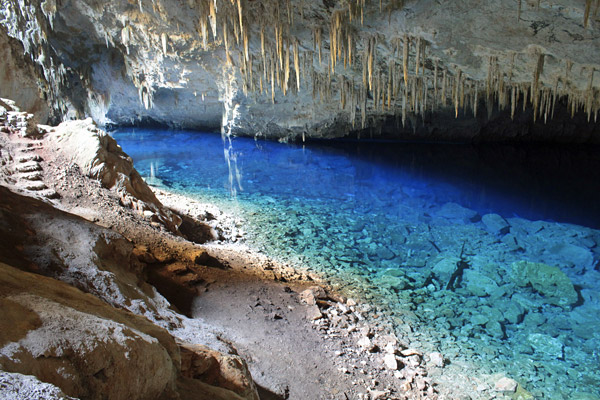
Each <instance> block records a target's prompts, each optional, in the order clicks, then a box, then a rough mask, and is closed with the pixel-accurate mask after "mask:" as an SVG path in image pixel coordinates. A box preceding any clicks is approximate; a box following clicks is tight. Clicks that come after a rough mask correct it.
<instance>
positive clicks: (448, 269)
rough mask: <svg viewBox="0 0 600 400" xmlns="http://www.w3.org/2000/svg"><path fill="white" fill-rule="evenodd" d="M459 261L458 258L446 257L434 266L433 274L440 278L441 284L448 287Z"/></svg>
mask: <svg viewBox="0 0 600 400" xmlns="http://www.w3.org/2000/svg"><path fill="white" fill-rule="evenodd" d="M459 261H460V258H458V257H446V258H444V259H442V260H440V261H438V262H437V263H436V264H435V265H434V266H433V269H432V272H433V274H434V275H435V277H436V278H438V280H439V281H440V283H442V284H443V285H446V284H447V283H448V281H449V280H450V277H451V276H452V274H453V273H454V271H456V266H457V263H458V262H459Z"/></svg>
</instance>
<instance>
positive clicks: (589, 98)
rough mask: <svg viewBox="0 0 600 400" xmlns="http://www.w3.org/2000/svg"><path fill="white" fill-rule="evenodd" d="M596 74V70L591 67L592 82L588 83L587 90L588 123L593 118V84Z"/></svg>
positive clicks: (586, 108) (586, 109)
mask: <svg viewBox="0 0 600 400" xmlns="http://www.w3.org/2000/svg"><path fill="white" fill-rule="evenodd" d="M594 72H595V68H594V67H591V70H590V81H589V82H588V87H587V90H586V96H585V103H586V104H585V112H586V113H587V117H588V122H590V120H591V117H592V105H593V100H594V92H593V84H594Z"/></svg>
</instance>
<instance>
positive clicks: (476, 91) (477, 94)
mask: <svg viewBox="0 0 600 400" xmlns="http://www.w3.org/2000/svg"><path fill="white" fill-rule="evenodd" d="M478 107H479V84H478V83H477V82H475V97H473V117H475V118H477V108H478Z"/></svg>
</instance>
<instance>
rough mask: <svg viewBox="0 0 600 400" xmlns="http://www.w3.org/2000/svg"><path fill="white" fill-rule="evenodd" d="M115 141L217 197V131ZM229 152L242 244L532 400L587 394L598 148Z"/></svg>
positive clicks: (595, 384) (240, 148) (344, 146)
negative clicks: (333, 282)
mask: <svg viewBox="0 0 600 400" xmlns="http://www.w3.org/2000/svg"><path fill="white" fill-rule="evenodd" d="M115 137H116V138H117V140H118V141H119V143H120V144H121V145H122V146H123V148H124V150H125V151H126V152H127V153H128V154H129V155H131V156H132V157H133V159H134V162H135V165H136V167H137V168H138V170H139V171H140V173H141V174H142V175H143V176H146V177H149V178H151V179H153V180H154V182H155V183H157V184H163V185H165V186H167V187H169V188H171V189H175V190H181V191H184V192H186V193H189V194H195V195H198V196H203V197H204V198H209V199H212V200H213V201H218V202H220V203H221V204H223V205H224V206H225V207H227V204H228V203H229V204H231V203H232V201H231V200H229V199H230V197H229V193H230V182H229V179H228V177H229V171H228V168H227V165H226V163H225V162H224V159H223V148H222V146H223V144H222V141H221V137H220V136H219V135H213V134H201V133H194V132H168V131H156V130H141V129H137V130H126V131H125V130H124V131H120V132H116V133H115ZM233 148H234V149H235V152H236V155H237V168H238V171H237V173H238V176H239V179H240V182H241V187H243V191H241V192H238V194H237V200H236V201H235V209H236V210H237V212H240V213H242V214H243V217H244V219H245V220H246V221H247V222H248V226H247V227H246V230H247V231H248V237H247V240H248V242H249V243H250V244H253V245H256V246H259V247H260V248H263V249H264V250H265V251H266V252H267V253H269V254H270V255H272V256H277V257H280V258H285V259H288V260H300V261H302V262H304V263H308V264H310V265H311V266H313V267H315V268H319V269H320V270H321V271H324V272H326V273H327V274H329V275H330V276H333V277H335V279H337V282H338V284H339V285H340V286H341V287H343V288H345V289H346V290H354V291H358V292H361V293H362V294H363V295H364V296H365V297H367V298H369V299H370V301H371V302H373V303H374V304H377V305H378V307H380V308H381V309H382V310H383V311H384V312H385V313H386V314H387V316H388V318H389V319H390V320H391V321H393V323H394V327H395V329H396V330H397V332H398V333H399V334H403V333H406V332H407V331H409V330H416V331H418V332H419V333H420V335H422V336H421V338H422V339H421V343H418V344H419V345H420V346H432V350H434V349H435V350H440V351H442V352H444V353H445V354H449V355H452V354H455V355H456V357H459V358H463V359H465V360H477V363H478V365H481V371H479V372H481V373H493V372H498V371H502V372H504V373H507V374H508V375H510V376H511V377H513V378H514V379H516V380H518V381H519V382H520V383H521V384H522V385H523V386H524V387H525V388H526V389H527V390H528V391H530V392H531V393H532V394H533V395H535V396H536V397H539V398H573V396H580V397H581V396H588V395H589V396H592V395H593V396H598V395H600V394H599V393H598V388H599V387H600V376H599V372H598V371H599V370H600V359H599V355H598V349H600V317H599V314H600V313H599V312H598V311H599V306H600V290H599V286H598V285H600V272H599V271H598V259H599V250H598V243H600V233H599V231H598V230H597V229H598V228H600V201H599V200H600V179H599V178H600V156H599V154H600V152H598V150H600V149H598V148H584V147H569V148H565V147H558V146H544V147H539V146H531V145H529V146H518V147H514V146H500V145H495V146H478V147H474V146H465V145H439V144H438V145H433V144H428V145H424V144H418V145H416V144H394V143H363V142H312V143H310V144H309V145H307V146H306V147H303V146H297V145H284V144H280V143H273V142H263V141H255V140H253V139H246V138H235V139H234V140H233ZM152 174H154V176H153V175H152ZM460 263H462V264H460ZM459 264H460V265H462V269H461V270H460V271H459V272H460V274H459V275H460V277H459V278H460V279H457V268H458V267H457V266H458V265H459ZM581 398H583V397H581ZM585 398H598V397H585Z"/></svg>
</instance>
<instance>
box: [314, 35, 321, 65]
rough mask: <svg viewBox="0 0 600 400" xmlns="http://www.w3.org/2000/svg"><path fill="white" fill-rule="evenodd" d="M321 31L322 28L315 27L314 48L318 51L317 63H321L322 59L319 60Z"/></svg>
mask: <svg viewBox="0 0 600 400" xmlns="http://www.w3.org/2000/svg"><path fill="white" fill-rule="evenodd" d="M321 33H322V30H321V28H317V29H316V30H315V43H316V49H315V50H318V51H319V65H321V63H322V61H321Z"/></svg>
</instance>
